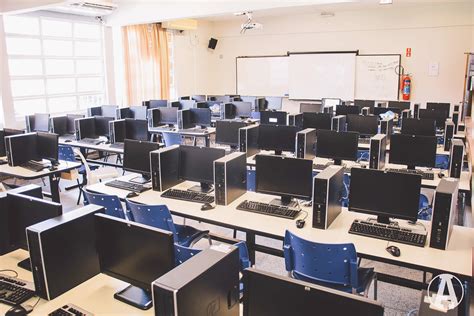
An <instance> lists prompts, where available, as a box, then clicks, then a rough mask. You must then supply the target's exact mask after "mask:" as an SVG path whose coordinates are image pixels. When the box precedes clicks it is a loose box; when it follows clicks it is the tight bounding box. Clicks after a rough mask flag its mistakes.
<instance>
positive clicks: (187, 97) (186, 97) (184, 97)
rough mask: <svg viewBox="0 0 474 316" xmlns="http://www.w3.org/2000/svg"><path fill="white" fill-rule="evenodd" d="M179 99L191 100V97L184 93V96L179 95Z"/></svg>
mask: <svg viewBox="0 0 474 316" xmlns="http://www.w3.org/2000/svg"><path fill="white" fill-rule="evenodd" d="M178 99H179V100H180V101H181V100H191V97H190V96H189V95H186V96H182V97H179V98H178Z"/></svg>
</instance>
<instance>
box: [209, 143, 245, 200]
mask: <svg viewBox="0 0 474 316" xmlns="http://www.w3.org/2000/svg"><path fill="white" fill-rule="evenodd" d="M214 192H215V200H216V204H217V205H228V204H230V203H232V202H233V201H235V199H237V198H238V197H240V196H242V195H243V194H244V193H245V192H247V155H246V154H245V153H242V152H234V153H231V154H229V155H226V156H225V157H222V158H220V159H217V160H214Z"/></svg>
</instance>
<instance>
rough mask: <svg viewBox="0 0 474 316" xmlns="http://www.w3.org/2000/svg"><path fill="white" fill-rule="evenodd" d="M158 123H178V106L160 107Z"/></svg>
mask: <svg viewBox="0 0 474 316" xmlns="http://www.w3.org/2000/svg"><path fill="white" fill-rule="evenodd" d="M160 124H168V125H176V124H178V108H177V107H172V108H160Z"/></svg>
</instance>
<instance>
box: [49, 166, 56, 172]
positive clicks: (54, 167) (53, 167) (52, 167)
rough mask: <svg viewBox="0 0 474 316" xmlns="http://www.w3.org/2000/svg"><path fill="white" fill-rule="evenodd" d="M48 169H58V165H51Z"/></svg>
mask: <svg viewBox="0 0 474 316" xmlns="http://www.w3.org/2000/svg"><path fill="white" fill-rule="evenodd" d="M48 169H49V171H55V170H58V167H56V166H54V165H53V166H51V167H49V168H48Z"/></svg>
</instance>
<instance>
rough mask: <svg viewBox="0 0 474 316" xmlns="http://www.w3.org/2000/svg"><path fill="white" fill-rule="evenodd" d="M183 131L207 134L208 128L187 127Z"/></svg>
mask: <svg viewBox="0 0 474 316" xmlns="http://www.w3.org/2000/svg"><path fill="white" fill-rule="evenodd" d="M182 132H183V133H194V134H205V133H207V129H202V128H187V129H183V130H182Z"/></svg>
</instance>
